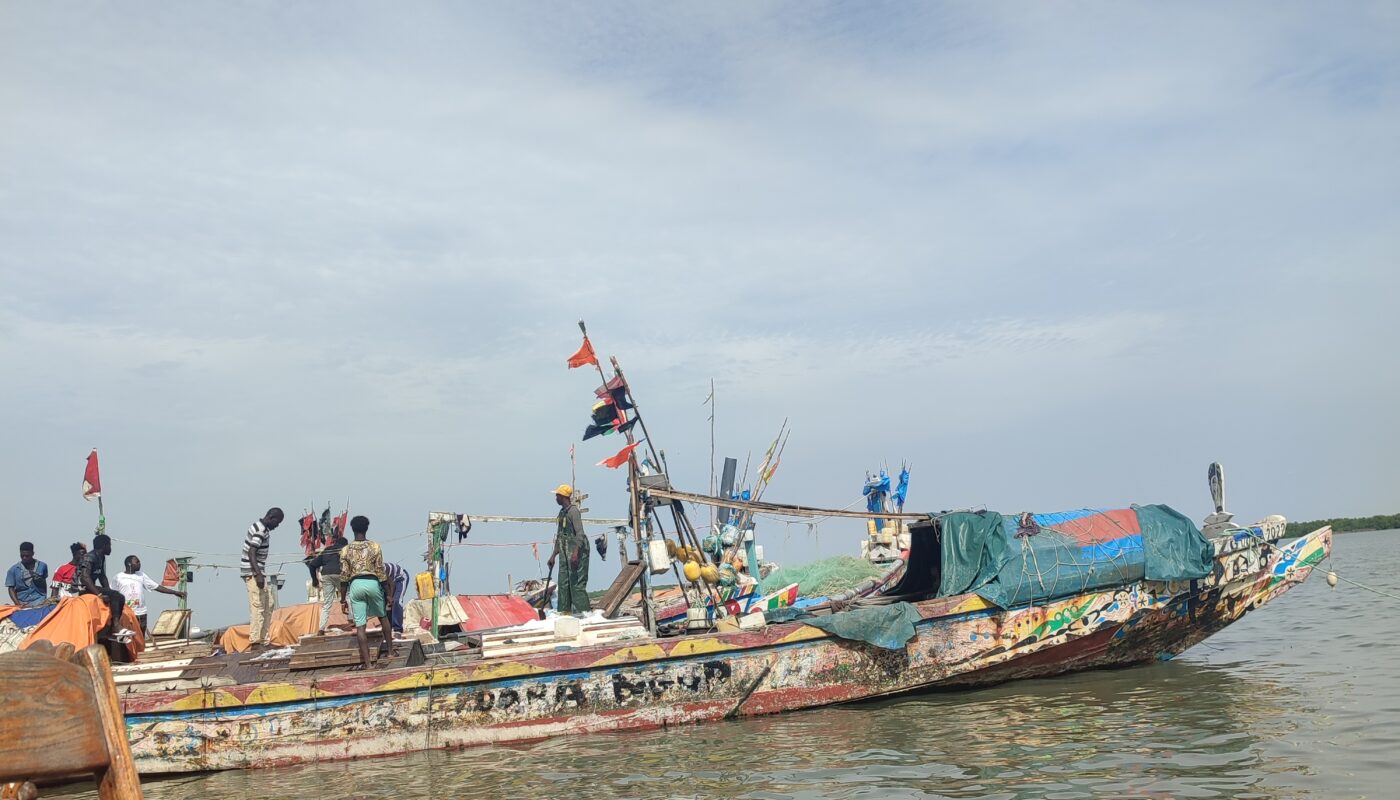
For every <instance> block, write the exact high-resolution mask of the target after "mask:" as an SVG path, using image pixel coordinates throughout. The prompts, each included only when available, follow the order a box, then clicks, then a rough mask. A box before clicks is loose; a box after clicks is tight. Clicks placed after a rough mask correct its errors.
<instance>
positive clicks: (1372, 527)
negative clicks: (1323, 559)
mask: <svg viewBox="0 0 1400 800" xmlns="http://www.w3.org/2000/svg"><path fill="white" fill-rule="evenodd" d="M1323 525H1331V526H1332V530H1333V531H1335V532H1337V533H1347V532H1348V531H1352V532H1355V531H1388V530H1392V529H1395V528H1400V514H1388V515H1387V514H1382V515H1378V516H1374V517H1342V518H1340V519H1319V520H1314V521H1312V522H1290V523H1288V534H1287V535H1288V536H1303V535H1306V534H1309V533H1312V532H1313V531H1315V530H1317V529H1318V528H1321V527H1322V526H1323Z"/></svg>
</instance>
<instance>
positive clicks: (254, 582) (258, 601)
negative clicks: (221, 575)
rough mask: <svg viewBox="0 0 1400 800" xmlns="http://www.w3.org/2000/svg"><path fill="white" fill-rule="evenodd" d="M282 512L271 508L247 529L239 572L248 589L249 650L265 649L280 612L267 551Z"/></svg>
mask: <svg viewBox="0 0 1400 800" xmlns="http://www.w3.org/2000/svg"><path fill="white" fill-rule="evenodd" d="M282 517H283V514H282V509H280V508H269V509H268V510H267V513H266V514H264V515H263V518H262V519H260V520H258V521H257V522H254V523H253V524H252V525H249V526H248V535H247V536H245V537H243V556H242V558H241V559H239V562H238V572H239V574H240V575H242V576H243V583H244V585H245V586H246V587H247V589H248V649H250V650H252V649H256V648H261V647H266V646H267V645H268V644H269V641H268V637H269V635H270V631H271V629H272V612H273V610H275V609H276V608H277V584H276V583H274V582H273V581H271V580H269V579H268V577H267V548H268V544H269V543H270V542H271V541H272V532H273V531H275V530H277V526H278V525H281V524H282Z"/></svg>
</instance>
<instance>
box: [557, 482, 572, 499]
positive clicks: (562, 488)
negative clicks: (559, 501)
mask: <svg viewBox="0 0 1400 800" xmlns="http://www.w3.org/2000/svg"><path fill="white" fill-rule="evenodd" d="M554 493H555V494H562V495H564V496H565V497H573V496H574V487H572V486H570V485H569V484H567V483H561V484H559V488H558V489H555V490H554Z"/></svg>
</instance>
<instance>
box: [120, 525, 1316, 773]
mask: <svg viewBox="0 0 1400 800" xmlns="http://www.w3.org/2000/svg"><path fill="white" fill-rule="evenodd" d="M1217 541H1218V542H1219V544H1218V545H1217V550H1218V551H1220V552H1219V555H1218V556H1217V559H1216V569H1215V572H1214V574H1212V575H1211V576H1210V577H1207V578H1204V579H1201V580H1199V581H1188V582H1180V583H1160V582H1148V581H1144V582H1139V583H1134V584H1131V585H1128V586H1123V587H1117V588H1115V589H1113V590H1108V591H1095V592H1090V593H1086V594H1082V595H1078V596H1074V597H1070V598H1066V599H1063V600H1060V601H1056V602H1053V603H1050V604H1048V605H1044V606H1034V607H1028V608H1018V609H1014V610H1002V609H998V608H996V607H994V606H990V605H988V604H987V603H986V602H985V601H983V600H981V599H980V598H978V597H976V596H972V595H965V596H960V597H950V598H939V599H935V600H929V601H925V602H921V603H917V604H915V607H916V608H917V609H918V611H919V613H920V615H921V617H922V621H921V622H920V623H918V625H917V626H916V631H917V635H916V636H915V637H914V638H913V639H912V640H910V641H909V642H908V643H907V644H906V645H905V647H904V649H903V650H900V651H893V650H884V649H880V648H878V647H874V646H871V645H867V644H864V643H858V642H851V641H846V640H842V639H836V638H832V637H830V636H829V635H828V634H826V633H824V632H822V631H820V630H818V629H816V628H814V627H811V626H809V625H804V624H802V623H801V622H792V623H787V624H781V625H773V626H769V627H768V628H766V629H764V630H762V631H754V632H738V633H726V634H714V635H705V636H689V637H683V638H674V639H661V640H645V641H634V642H628V643H611V644H608V645H600V646H597V647H591V648H584V649H577V650H571V651H560V652H553V653H544V654H535V655H532V656H528V657H519V658H514V659H509V658H500V659H492V660H476V661H465V660H464V661H461V662H460V663H451V662H439V663H435V664H431V665H427V666H423V667H415V668H409V669H400V670H394V671H386V672H378V673H370V674H357V673H343V674H337V675H334V676H330V677H322V678H321V679H320V680H309V681H307V682H305V683H292V682H285V681H279V682H267V683H258V684H244V685H231V686H220V687H214V686H210V687H208V688H202V689H194V690H188V689H186V690H180V691H152V692H142V693H133V694H127V695H125V696H124V702H123V706H124V708H123V710H124V712H125V713H126V720H127V729H128V733H129V735H130V739H131V749H132V754H133V755H134V756H135V758H136V762H137V768H138V769H139V770H140V771H141V772H142V773H148V774H149V773H166V772H191V771H203V770H216V769H232V768H249V767H267V766H274V765H280V764H296V763H303V762H313V761H326V760H336V759H351V758H360V757H364V756H381V755H390V754H396V753H406V752H412V751H417V750H428V749H439V748H457V747H467V746H472V745H483V744H495V743H502V742H512V741H523V740H534V739H542V738H546V737H550V736H558V735H562V734H577V733H590V732H601V731H613V730H623V729H627V730H638V729H650V728H661V727H666V726H670V725H681V724H689V723H695V722H703V721H708V720H720V719H726V718H733V717H737V716H750V715H757V714H771V713H775V712H780V711H789V710H794V709H802V708H811V707H815V706H822V705H828V704H832V703H842V702H848V701H852V700H861V699H866V698H871V697H878V696H883V695H891V694H897V693H901V692H910V691H915V690H922V689H929V688H938V687H953V686H975V685H982V684H990V683H997V682H1001V681H1006V680H1011V679H1016V678H1028V677H1035V676H1044V675H1053V674H1057V673H1061V672H1067V671H1071V670H1079V669H1090V668H1095V667H1104V666H1110V665H1126V664H1134V663H1141V662H1147V661H1152V660H1157V659H1165V658H1170V657H1172V656H1173V655H1175V654H1177V653H1180V652H1181V651H1183V650H1185V649H1186V648H1188V647H1190V646H1192V645H1194V644H1196V643H1197V642H1199V641H1201V640H1202V639H1204V638H1206V637H1207V636H1209V635H1210V634H1212V633H1214V632H1215V631H1218V630H1220V629H1221V628H1223V627H1225V626H1226V625H1228V624H1230V623H1231V622H1233V621H1234V620H1236V619H1238V618H1239V617H1241V616H1242V615H1244V614H1245V613H1246V612H1248V611H1250V610H1252V609H1254V608H1258V607H1259V606H1261V605H1263V604H1264V603H1266V602H1268V601H1269V600H1272V599H1273V598H1274V597H1277V596H1278V595H1279V594H1282V593H1283V592H1285V591H1287V590H1288V589H1289V588H1291V587H1292V586H1294V585H1296V584H1298V583H1300V582H1302V581H1303V580H1305V579H1306V578H1307V576H1308V575H1309V573H1310V572H1311V571H1312V569H1313V567H1314V566H1315V565H1316V564H1318V563H1319V562H1320V561H1321V560H1322V559H1323V558H1325V557H1326V556H1327V555H1328V554H1329V553H1330V550H1331V544H1332V539H1331V530H1330V529H1326V528H1324V529H1321V530H1319V531H1316V532H1314V533H1312V534H1310V535H1309V536H1307V537H1304V538H1302V539H1299V540H1297V541H1295V542H1293V543H1292V544H1290V545H1288V546H1286V547H1276V546H1273V545H1260V543H1259V542H1258V541H1254V546H1252V547H1251V546H1247V545H1243V546H1241V545H1232V544H1231V543H1230V542H1229V541H1228V540H1217Z"/></svg>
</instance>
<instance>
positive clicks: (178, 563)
mask: <svg viewBox="0 0 1400 800" xmlns="http://www.w3.org/2000/svg"><path fill="white" fill-rule="evenodd" d="M191 560H192V559H191V558H190V557H189V556H180V557H179V558H176V559H175V568H176V569H178V570H180V586H179V588H180V605H179V608H181V609H186V608H189V604H188V601H187V599H186V587H188V586H189V581H188V580H187V579H188V578H189V575H190V561H191Z"/></svg>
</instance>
